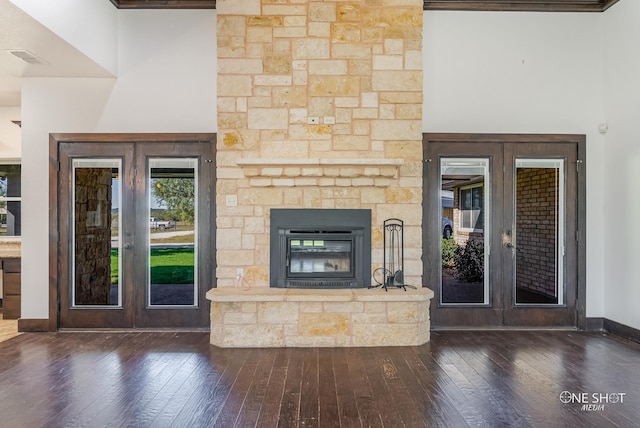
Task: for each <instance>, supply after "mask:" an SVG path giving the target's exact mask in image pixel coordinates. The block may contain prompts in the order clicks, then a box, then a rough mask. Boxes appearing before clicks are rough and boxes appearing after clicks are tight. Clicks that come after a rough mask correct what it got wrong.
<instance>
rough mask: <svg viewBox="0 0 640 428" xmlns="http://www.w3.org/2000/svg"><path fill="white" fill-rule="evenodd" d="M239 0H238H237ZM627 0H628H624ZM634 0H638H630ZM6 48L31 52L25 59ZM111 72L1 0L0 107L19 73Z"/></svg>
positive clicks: (443, 5) (522, 1)
mask: <svg viewBox="0 0 640 428" xmlns="http://www.w3.org/2000/svg"><path fill="white" fill-rule="evenodd" d="M105 1H110V2H111V3H113V4H114V6H116V7H118V8H119V9H213V8H215V6H216V0H105ZM238 1H241V0H238ZM617 1H618V0H529V1H526V0H510V1H509V0H492V1H486V0H485V1H483V0H478V1H471V0H440V1H425V2H424V9H425V10H511V11H515V10H541V11H549V12H554V11H587V12H589V11H591V12H601V11H604V10H606V9H607V8H608V7H610V6H611V5H613V4H615V3H616V2H617ZM628 1H632V0H628ZM635 1H637V0H635ZM9 51H27V53H31V54H33V55H34V59H33V61H31V62H34V61H39V62H40V63H39V64H33V63H27V62H25V61H23V60H22V59H20V58H17V57H16V56H15V55H13V54H11V53H10V52H9ZM108 76H110V74H109V73H108V72H107V71H105V70H104V69H103V68H102V67H100V66H99V65H97V64H96V63H95V62H93V61H92V60H90V59H89V58H88V57H86V56H85V55H84V54H82V53H81V52H80V51H78V50H77V49H75V48H73V47H72V46H71V45H69V44H68V43H66V42H65V41H64V40H63V39H61V38H60V37H58V36H57V35H56V34H55V33H53V32H52V31H50V30H49V29H47V28H46V27H44V26H43V25H42V24H40V23H39V22H38V21H36V20H35V19H33V18H32V17H31V16H29V15H27V14H26V13H24V12H23V11H22V10H21V9H20V8H18V7H16V6H15V5H14V4H13V3H11V2H10V1H9V0H0V107H7V106H19V105H20V97H21V78H22V77H108Z"/></svg>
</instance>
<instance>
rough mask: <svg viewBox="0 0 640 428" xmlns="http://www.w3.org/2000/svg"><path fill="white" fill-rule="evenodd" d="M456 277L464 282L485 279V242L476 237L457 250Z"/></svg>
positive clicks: (455, 261)
mask: <svg viewBox="0 0 640 428" xmlns="http://www.w3.org/2000/svg"><path fill="white" fill-rule="evenodd" d="M454 265H455V268H456V273H455V275H456V278H458V279H459V280H460V281H462V282H481V281H482V280H483V279H484V243H483V242H482V241H478V240H475V239H470V240H469V241H467V243H466V245H464V246H458V248H457V249H456V250H455V260H454Z"/></svg>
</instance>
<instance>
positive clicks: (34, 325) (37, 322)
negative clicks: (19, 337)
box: [18, 318, 51, 333]
mask: <svg viewBox="0 0 640 428" xmlns="http://www.w3.org/2000/svg"><path fill="white" fill-rule="evenodd" d="M18 331H19V332H21V333H31V332H46V331H51V329H50V328H49V320H48V319H47V318H19V319H18Z"/></svg>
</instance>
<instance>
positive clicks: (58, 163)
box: [55, 162, 60, 172]
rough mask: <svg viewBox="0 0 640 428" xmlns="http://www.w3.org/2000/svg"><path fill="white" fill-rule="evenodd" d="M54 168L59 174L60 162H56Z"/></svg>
mask: <svg viewBox="0 0 640 428" xmlns="http://www.w3.org/2000/svg"><path fill="white" fill-rule="evenodd" d="M55 168H56V172H60V162H56V164H55Z"/></svg>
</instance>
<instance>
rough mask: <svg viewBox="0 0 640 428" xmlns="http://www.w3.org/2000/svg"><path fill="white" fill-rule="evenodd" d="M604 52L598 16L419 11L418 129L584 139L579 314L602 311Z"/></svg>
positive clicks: (601, 28) (603, 276) (601, 18)
mask: <svg viewBox="0 0 640 428" xmlns="http://www.w3.org/2000/svg"><path fill="white" fill-rule="evenodd" d="M616 7H617V6H616ZM614 9H615V8H614ZM603 49H604V42H603V15H602V14H597V13H584V14H579V13H520V12H518V13H513V12H434V11H428V12H425V13H424V38H423V52H424V92H425V98H424V106H423V130H424V131H425V132H472V133H476V132H477V133H552V134H559V133H570V134H586V136H587V171H588V179H587V316H588V317H601V316H603V315H604V306H603V303H602V302H603V286H604V278H605V266H604V252H603V251H604V250H603V239H604V234H605V232H607V231H608V230H607V229H605V227H604V211H603V206H604V202H603V201H604V189H605V185H604V183H603V179H604V176H603V173H604V171H603V168H602V158H603V156H604V153H605V151H604V148H605V145H604V138H603V136H602V135H601V134H599V133H598V124H599V123H600V122H603V121H604V113H603V98H604V92H603V91H604V83H603V78H604V76H603V73H604V70H603V56H604V50H603Z"/></svg>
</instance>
